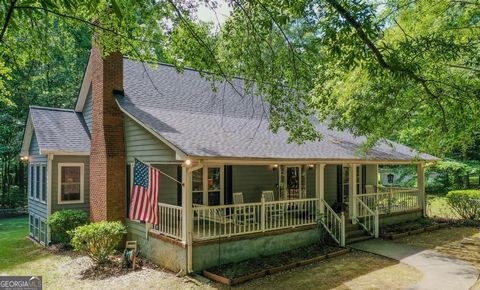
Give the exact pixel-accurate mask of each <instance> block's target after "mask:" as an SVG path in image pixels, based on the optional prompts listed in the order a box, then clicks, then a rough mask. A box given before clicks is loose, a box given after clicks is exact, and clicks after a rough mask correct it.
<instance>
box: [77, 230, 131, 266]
mask: <svg viewBox="0 0 480 290" xmlns="http://www.w3.org/2000/svg"><path fill="white" fill-rule="evenodd" d="M70 233H71V235H72V245H73V247H74V249H75V250H76V251H81V252H84V253H86V254H88V255H89V256H90V257H91V258H92V260H93V261H95V262H96V263H97V264H105V263H107V262H109V258H110V256H112V255H113V254H114V253H115V250H116V248H117V247H118V246H119V243H120V242H121V241H122V238H123V236H124V234H126V228H125V226H124V225H123V224H122V223H121V222H119V221H115V222H107V221H102V222H98V223H91V224H88V225H84V226H80V227H77V228H76V229H75V230H73V231H71V232H70Z"/></svg>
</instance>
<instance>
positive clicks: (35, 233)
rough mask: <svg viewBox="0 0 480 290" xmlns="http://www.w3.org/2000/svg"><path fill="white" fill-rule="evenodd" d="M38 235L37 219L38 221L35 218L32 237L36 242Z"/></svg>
mask: <svg viewBox="0 0 480 290" xmlns="http://www.w3.org/2000/svg"><path fill="white" fill-rule="evenodd" d="M38 234H39V219H38V217H35V224H34V228H33V237H34V238H35V240H37V241H38Z"/></svg>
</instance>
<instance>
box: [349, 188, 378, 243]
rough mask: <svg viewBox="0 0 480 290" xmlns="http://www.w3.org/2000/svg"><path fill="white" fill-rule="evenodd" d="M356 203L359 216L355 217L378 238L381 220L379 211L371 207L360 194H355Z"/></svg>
mask: <svg viewBox="0 0 480 290" xmlns="http://www.w3.org/2000/svg"><path fill="white" fill-rule="evenodd" d="M355 199H356V200H355V204H356V205H357V216H355V217H354V219H355V220H356V222H358V223H359V224H360V225H361V226H362V227H363V228H364V229H365V230H366V231H367V232H368V233H369V234H370V235H372V236H374V237H376V238H378V235H379V221H378V211H377V209H376V208H375V207H374V209H372V208H370V207H369V206H368V205H367V204H365V203H364V202H363V201H362V199H361V198H360V196H359V195H357V196H355Z"/></svg>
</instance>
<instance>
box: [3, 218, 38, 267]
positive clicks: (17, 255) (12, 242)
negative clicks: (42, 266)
mask: <svg viewBox="0 0 480 290" xmlns="http://www.w3.org/2000/svg"><path fill="white" fill-rule="evenodd" d="M0 233H1V234H0V273H2V271H8V270H10V269H12V268H14V267H15V266H16V265H19V264H22V263H25V262H28V261H32V260H36V259H40V258H43V257H45V256H47V255H48V254H47V252H46V251H44V250H43V249H42V247H40V246H38V245H36V244H35V243H33V242H32V241H30V240H29V239H27V235H28V218H27V217H18V218H5V219H0Z"/></svg>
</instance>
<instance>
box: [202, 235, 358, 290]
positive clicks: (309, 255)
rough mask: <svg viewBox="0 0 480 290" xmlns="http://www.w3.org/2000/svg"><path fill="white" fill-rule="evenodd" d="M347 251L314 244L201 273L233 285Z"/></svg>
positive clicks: (217, 267) (347, 250)
mask: <svg viewBox="0 0 480 290" xmlns="http://www.w3.org/2000/svg"><path fill="white" fill-rule="evenodd" d="M347 252H349V249H345V248H341V247H336V246H330V245H324V244H315V245H311V246H307V247H302V248H299V249H295V250H292V251H288V252H285V253H281V254H277V255H271V256H263V257H260V258H257V259H251V260H247V261H243V262H239V263H230V264H225V265H220V266H216V267H213V268H210V269H207V270H204V271H203V275H204V276H205V277H207V278H209V279H211V280H214V281H216V282H219V283H222V284H226V285H235V284H240V283H243V282H246V281H248V280H252V279H257V278H260V277H263V276H265V275H269V274H274V273H277V272H281V271H285V270H288V269H292V268H294V267H298V266H303V265H308V264H311V263H315V262H318V261H321V260H324V259H326V258H330V257H336V256H339V255H341V254H345V253H347Z"/></svg>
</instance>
